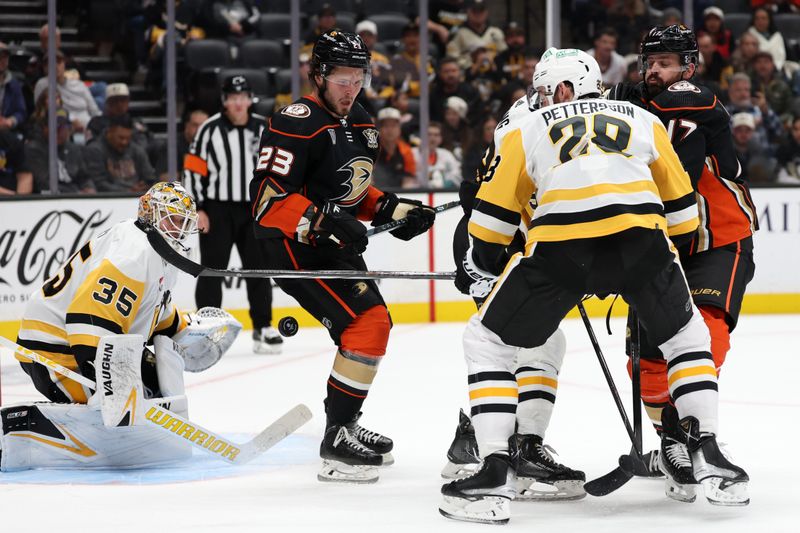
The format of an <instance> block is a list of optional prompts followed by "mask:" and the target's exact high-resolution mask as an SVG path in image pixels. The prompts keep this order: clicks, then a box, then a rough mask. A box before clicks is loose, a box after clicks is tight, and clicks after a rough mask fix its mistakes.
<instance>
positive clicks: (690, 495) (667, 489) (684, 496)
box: [664, 476, 697, 503]
mask: <svg viewBox="0 0 800 533" xmlns="http://www.w3.org/2000/svg"><path fill="white" fill-rule="evenodd" d="M664 494H666V495H667V497H668V498H670V499H672V500H675V501H676V502H682V503H694V501H695V500H696V499H697V485H682V484H680V483H677V482H675V481H674V480H672V479H671V478H670V477H669V476H667V478H666V482H665V484H664Z"/></svg>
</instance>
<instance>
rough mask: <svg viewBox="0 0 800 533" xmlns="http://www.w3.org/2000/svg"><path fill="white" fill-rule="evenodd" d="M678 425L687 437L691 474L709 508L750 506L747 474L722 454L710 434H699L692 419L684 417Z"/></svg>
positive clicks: (696, 425) (694, 419)
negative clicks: (701, 489) (714, 506)
mask: <svg viewBox="0 0 800 533" xmlns="http://www.w3.org/2000/svg"><path fill="white" fill-rule="evenodd" d="M681 425H682V426H683V427H684V428H685V429H686V433H687V434H688V448H689V454H690V457H691V459H692V471H693V472H694V477H695V479H697V481H698V482H699V483H700V484H701V485H703V491H704V492H705V496H706V499H707V500H708V501H709V503H711V504H713V505H729V506H743V505H747V504H749V503H750V495H749V494H748V491H747V484H748V482H749V481H750V477H749V476H748V475H747V472H745V471H744V469H742V468H741V467H739V466H736V465H735V464H733V463H732V462H731V461H729V460H728V458H727V457H725V455H724V454H723V453H722V451H721V450H720V448H719V444H718V443H717V438H716V436H715V435H714V434H713V433H700V430H699V424H698V421H697V419H696V418H694V417H691V416H690V417H686V418H684V419H683V420H682V421H681Z"/></svg>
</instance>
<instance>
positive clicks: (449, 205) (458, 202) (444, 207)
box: [366, 200, 461, 237]
mask: <svg viewBox="0 0 800 533" xmlns="http://www.w3.org/2000/svg"><path fill="white" fill-rule="evenodd" d="M459 205H461V200H453V201H452V202H447V203H444V204H442V205H437V206H436V207H434V208H433V210H434V212H436V213H441V212H442V211H447V210H448V209H452V208H454V207H458V206H459ZM406 222H408V218H399V219H397V220H392V221H391V222H387V223H386V224H381V225H380V226H375V227H374V228H370V229H368V230H367V233H366V236H367V237H372V236H373V235H377V234H378V233H383V232H384V231H391V230H393V229H396V228H399V227H400V226H402V225H403V224H405V223H406Z"/></svg>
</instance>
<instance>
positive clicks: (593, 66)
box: [528, 48, 603, 109]
mask: <svg viewBox="0 0 800 533" xmlns="http://www.w3.org/2000/svg"><path fill="white" fill-rule="evenodd" d="M565 81H566V82H569V83H570V84H572V90H573V92H574V93H575V99H576V100H577V99H578V98H581V97H582V96H586V95H590V94H597V95H598V96H599V95H601V94H603V75H602V74H601V72H600V66H599V65H598V64H597V61H596V60H595V59H594V58H593V57H592V56H590V55H589V54H587V53H586V52H584V51H582V50H577V49H575V48H564V49H558V48H548V49H547V50H546V51H545V53H544V54H542V58H541V60H540V61H539V63H537V64H536V68H535V69H534V71H533V80H532V85H531V90H530V91H529V94H528V105H529V107H530V108H531V109H538V108H540V107H544V106H546V105H553V94H554V93H555V91H556V87H558V84H559V83H561V82H565Z"/></svg>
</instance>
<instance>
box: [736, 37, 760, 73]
mask: <svg viewBox="0 0 800 533" xmlns="http://www.w3.org/2000/svg"><path fill="white" fill-rule="evenodd" d="M757 53H758V37H756V36H755V34H752V33H750V32H749V31H748V32H744V33H743V34H742V35H741V37H739V45H738V46H737V47H736V50H734V51H733V53H732V54H731V66H732V67H733V71H734V72H745V73H748V74H749V73H751V72H752V71H753V59H754V58H755V57H756V54H757Z"/></svg>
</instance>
